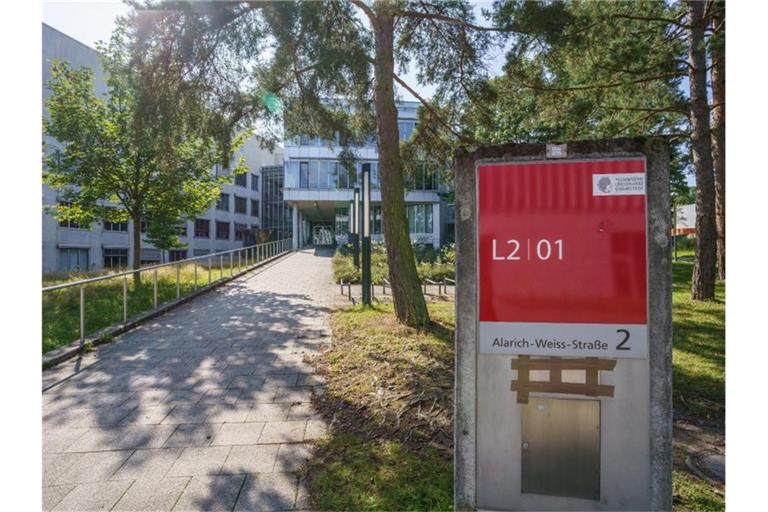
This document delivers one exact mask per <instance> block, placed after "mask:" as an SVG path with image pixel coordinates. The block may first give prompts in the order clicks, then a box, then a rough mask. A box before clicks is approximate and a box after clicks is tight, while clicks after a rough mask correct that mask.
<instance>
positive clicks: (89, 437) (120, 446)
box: [66, 425, 176, 452]
mask: <svg viewBox="0 0 768 512" xmlns="http://www.w3.org/2000/svg"><path fill="white" fill-rule="evenodd" d="M175 429H176V426H175V425H131V426H121V427H115V428H108V429H101V428H98V427H97V428H91V429H88V432H87V433H86V434H85V435H83V436H82V437H80V438H79V439H78V440H77V441H75V442H74V443H72V444H71V445H69V447H68V448H67V450H66V451H68V452H95V451H107V450H125V449H129V448H159V447H161V446H163V443H165V441H166V440H167V439H168V438H169V437H170V435H171V434H172V433H173V431H174V430H175Z"/></svg>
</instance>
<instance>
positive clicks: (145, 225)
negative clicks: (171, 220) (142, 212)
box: [141, 220, 149, 233]
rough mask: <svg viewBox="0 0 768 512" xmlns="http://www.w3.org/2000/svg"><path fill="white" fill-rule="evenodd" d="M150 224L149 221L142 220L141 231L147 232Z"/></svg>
mask: <svg viewBox="0 0 768 512" xmlns="http://www.w3.org/2000/svg"><path fill="white" fill-rule="evenodd" d="M148 225H149V222H147V221H145V220H142V221H141V232H142V233H146V232H147V226H148Z"/></svg>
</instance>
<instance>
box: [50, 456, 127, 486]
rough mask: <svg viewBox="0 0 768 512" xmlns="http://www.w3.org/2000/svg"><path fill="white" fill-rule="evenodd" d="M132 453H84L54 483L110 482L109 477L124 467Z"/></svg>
mask: <svg viewBox="0 0 768 512" xmlns="http://www.w3.org/2000/svg"><path fill="white" fill-rule="evenodd" d="M131 453H133V452H132V451H131V450H121V451H115V452H93V453H84V454H82V457H79V458H78V459H77V460H75V461H74V462H73V463H72V465H71V466H69V467H68V468H67V469H66V470H64V471H62V472H61V474H60V475H59V476H58V478H56V480H54V481H53V482H52V483H53V484H56V485H59V484H82V483H88V482H101V481H104V480H109V477H111V476H112V475H113V474H114V473H115V471H117V470H118V468H119V467H120V466H122V465H123V463H124V462H125V461H126V460H127V459H128V457H130V455H131Z"/></svg>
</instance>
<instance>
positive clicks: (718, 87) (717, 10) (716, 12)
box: [710, 1, 725, 279]
mask: <svg viewBox="0 0 768 512" xmlns="http://www.w3.org/2000/svg"><path fill="white" fill-rule="evenodd" d="M711 17H712V37H711V38H710V58H711V61H712V65H711V68H712V102H713V105H712V164H713V166H714V170H715V227H716V229H717V268H718V272H719V277H720V279H725V2H719V1H718V2H717V3H716V5H715V6H714V8H713V9H712V16H711Z"/></svg>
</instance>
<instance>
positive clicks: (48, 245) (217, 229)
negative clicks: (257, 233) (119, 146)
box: [42, 24, 283, 272]
mask: <svg viewBox="0 0 768 512" xmlns="http://www.w3.org/2000/svg"><path fill="white" fill-rule="evenodd" d="M54 59H58V60H62V61H68V62H69V63H70V65H71V66H72V67H73V68H80V67H84V66H85V67H89V68H91V69H92V70H93V72H94V90H95V91H96V93H97V94H105V93H106V91H107V88H106V85H105V83H104V75H103V71H102V69H101V63H100V60H99V54H98V52H97V51H96V50H94V49H93V48H90V47H89V46H86V45H85V44H83V43H81V42H79V41H77V40H75V39H72V38H71V37H69V36H67V35H66V34H63V33H61V32H59V31H58V30H56V29H54V28H52V27H50V26H48V25H46V24H43V70H42V71H43V91H42V97H43V101H45V99H46V98H47V97H48V96H49V94H50V91H49V90H48V88H47V84H48V81H49V80H50V65H51V62H52V61H53V60H54ZM43 142H44V143H45V144H46V146H48V145H50V144H52V145H54V146H55V145H56V141H55V140H53V139H50V138H48V137H46V136H44V137H43ZM241 155H242V156H243V157H245V161H246V164H247V166H248V168H249V169H250V170H249V172H248V174H245V175H241V176H237V177H236V180H235V182H234V183H233V184H232V185H224V186H223V187H222V196H221V200H220V201H219V202H218V203H217V204H214V205H211V207H210V208H209V209H208V211H207V212H205V213H204V214H203V215H201V216H200V217H199V218H197V219H190V220H188V221H187V222H186V230H185V232H184V234H183V236H182V237H181V240H182V242H184V243H186V244H188V247H187V248H186V249H182V250H177V251H168V254H161V251H160V250H158V249H156V248H155V247H154V246H152V245H151V244H149V243H147V242H145V241H143V242H142V245H141V260H142V263H143V264H152V263H159V262H160V261H169V260H176V259H182V258H186V257H191V256H199V255H203V254H208V253H212V252H218V251H224V250H228V249H234V248H236V247H240V246H242V244H243V239H244V237H245V232H246V231H248V230H252V229H254V228H259V227H261V217H262V214H261V212H262V208H261V188H262V187H261V181H262V180H261V168H262V167H263V166H266V167H269V166H272V167H274V166H275V165H282V163H283V156H282V152H281V150H276V151H275V152H274V153H272V152H269V151H267V150H264V149H261V148H260V147H259V144H258V142H256V140H255V139H250V140H248V141H247V142H246V143H245V144H244V145H243V146H242V147H241V148H240V149H239V150H238V151H237V152H236V153H235V156H234V158H235V159H238V158H239V157H240V156H241ZM213 172H221V170H220V169H214V170H213ZM57 202H58V197H57V192H56V191H54V190H52V189H51V188H50V187H48V186H47V185H43V205H55V204H57ZM134 228H135V226H134V225H133V222H131V221H128V222H124V223H110V222H104V221H97V222H94V223H93V224H91V225H90V226H79V225H77V224H76V223H74V222H59V221H57V220H56V219H55V218H54V217H53V216H51V215H49V214H46V213H43V272H56V271H60V272H70V271H73V270H81V271H82V270H98V269H102V268H116V267H127V266H129V264H130V258H131V254H132V253H133V251H132V249H133V242H132V240H133V238H132V236H131V233H132V230H133V229H134Z"/></svg>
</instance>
